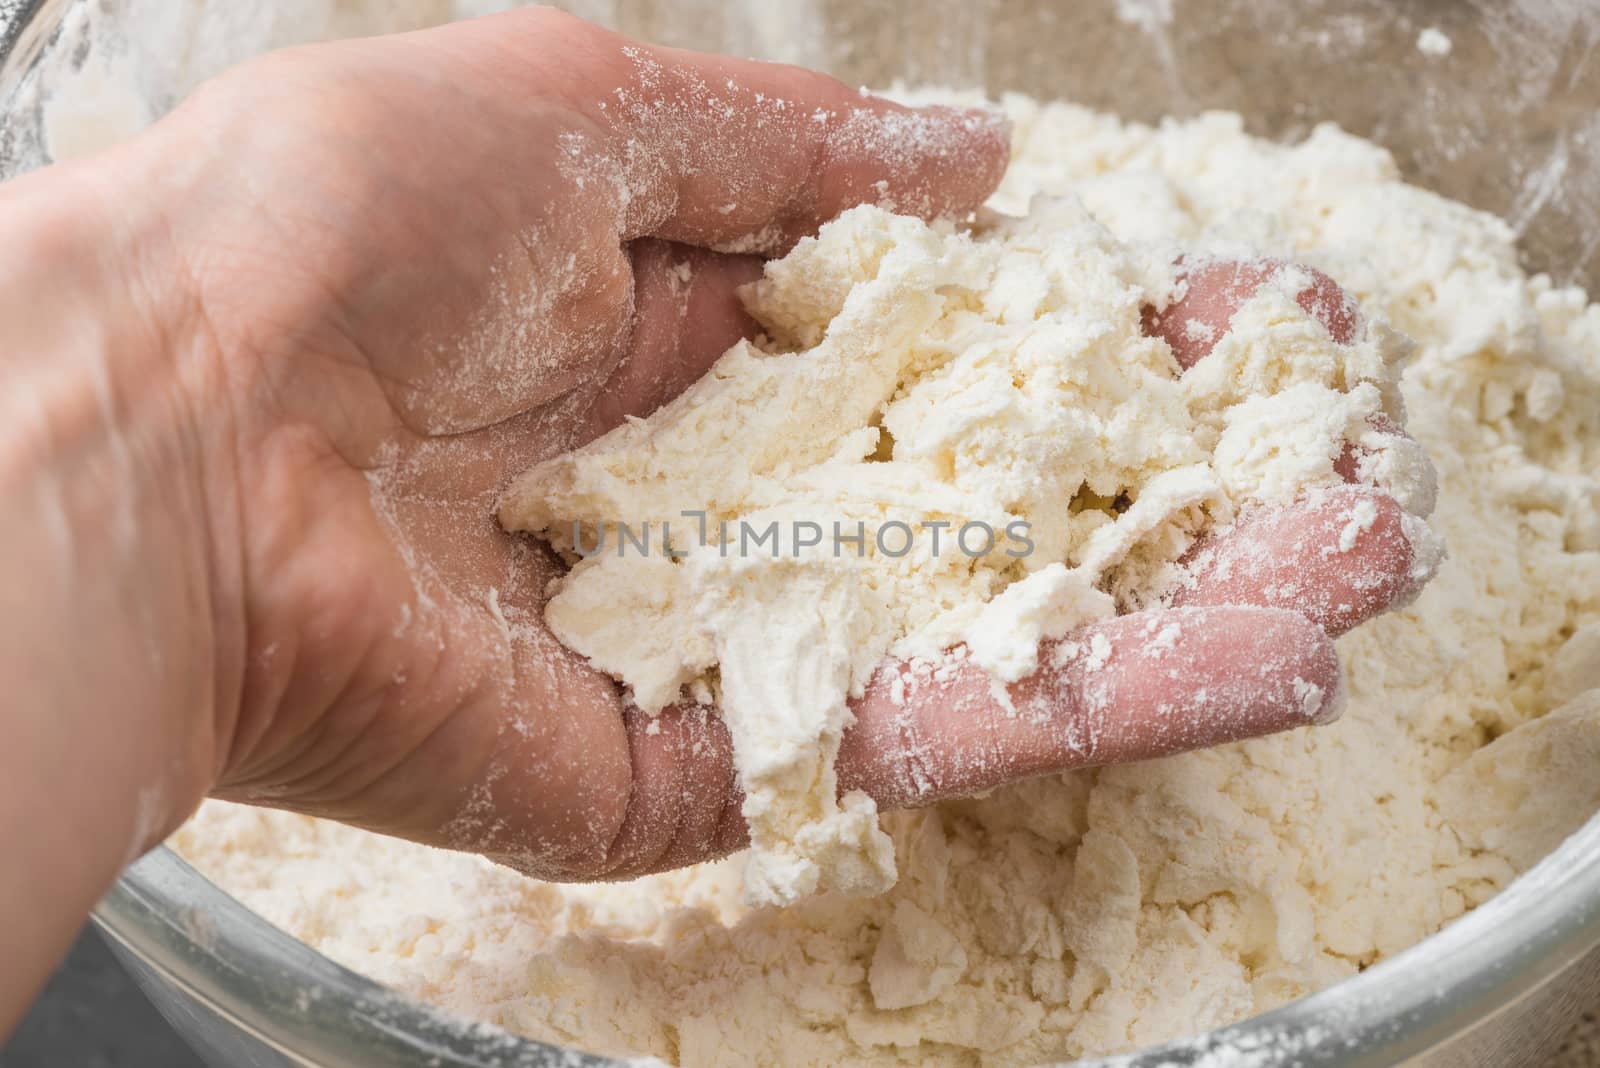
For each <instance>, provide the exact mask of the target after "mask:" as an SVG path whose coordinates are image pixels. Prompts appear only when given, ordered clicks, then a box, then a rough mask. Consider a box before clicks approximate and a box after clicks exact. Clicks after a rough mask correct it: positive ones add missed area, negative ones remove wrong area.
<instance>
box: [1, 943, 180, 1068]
mask: <svg viewBox="0 0 1600 1068" xmlns="http://www.w3.org/2000/svg"><path fill="white" fill-rule="evenodd" d="M0 1068H205V1063H204V1062H203V1061H201V1060H200V1058H199V1057H197V1056H195V1055H194V1053H193V1051H191V1050H190V1049H189V1047H188V1046H187V1045H185V1044H184V1041H183V1039H181V1038H179V1037H178V1035H177V1033H176V1032H174V1031H173V1030H172V1028H170V1027H168V1026H167V1021H165V1020H163V1019H162V1018H161V1014H160V1013H158V1012H157V1011H156V1010H155V1007H154V1006H152V1005H151V1004H150V1002H148V1001H146V1000H145V997H144V995H143V994H141V993H140V992H139V988H138V987H136V986H134V984H133V980H132V979H130V978H128V976H127V974H126V973H125V972H124V971H123V970H122V966H121V965H120V964H118V963H117V961H116V958H115V957H113V956H112V955H111V951H110V950H109V949H107V948H106V945H105V942H104V941H102V940H101V938H100V935H99V933H98V932H96V931H94V930H93V929H92V928H87V927H86V928H84V931H83V933H82V934H80V935H79V936H78V941H77V943H76V944H75V945H74V946H73V947H72V953H71V955H70V956H68V957H67V959H66V961H65V962H64V963H63V964H62V965H61V968H60V969H59V970H58V971H57V972H56V974H55V977H54V978H52V979H51V980H50V985H49V986H47V987H46V988H45V990H44V993H42V994H41V995H40V996H39V1000H38V1001H37V1002H36V1003H35V1004H34V1006H33V1010H32V1012H30V1013H29V1014H28V1015H27V1016H26V1017H25V1018H24V1019H23V1021H22V1026H21V1027H20V1028H19V1029H18V1030H17V1033H16V1034H15V1035H13V1036H12V1038H11V1041H10V1042H8V1043H6V1044H5V1046H4V1047H3V1048H0Z"/></svg>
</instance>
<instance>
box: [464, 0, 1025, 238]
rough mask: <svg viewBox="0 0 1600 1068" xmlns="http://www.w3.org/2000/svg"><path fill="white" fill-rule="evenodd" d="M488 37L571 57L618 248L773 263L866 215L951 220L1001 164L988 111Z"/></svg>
mask: <svg viewBox="0 0 1600 1068" xmlns="http://www.w3.org/2000/svg"><path fill="white" fill-rule="evenodd" d="M489 24H495V26H494V28H495V29H496V30H497V31H498V30H501V29H503V30H505V31H507V32H509V33H510V34H511V35H513V36H514V37H515V36H521V37H523V38H525V39H526V38H528V37H530V36H537V38H538V40H537V41H533V40H525V41H524V43H525V44H526V45H527V46H529V48H530V49H531V46H532V45H533V44H535V43H539V44H542V46H543V48H544V49H546V50H548V49H549V47H550V44H551V40H550V38H551V37H552V36H555V37H558V38H559V39H560V51H561V52H562V53H563V54H566V55H570V56H571V57H572V66H571V70H572V71H573V74H572V75H571V76H569V77H568V78H566V79H564V80H563V81H562V83H561V84H560V85H559V86H558V87H557V88H558V91H559V92H560V93H561V94H562V95H563V97H564V102H565V103H567V104H568V105H569V106H570V107H572V108H573V109H574V110H576V111H578V112H580V113H582V114H583V115H585V116H587V117H588V118H589V119H590V120H591V121H592V122H593V123H594V126H595V129H596V131H597V132H598V134H599V137H600V141H601V143H600V144H598V145H592V146H590V147H591V149H598V151H597V152H595V153H594V155H595V157H596V158H595V159H590V160H580V161H578V162H579V163H580V164H584V165H589V166H593V165H594V164H595V163H596V162H598V160H599V159H600V158H601V157H604V158H605V159H609V160H612V161H615V162H616V163H617V164H618V165H619V166H620V172H619V173H618V174H617V175H615V178H616V179H617V181H616V182H615V183H614V188H613V189H612V190H611V192H612V193H613V195H615V197H616V199H617V207H618V209H619V213H620V218H621V220H622V235H621V236H622V238H623V239H624V240H632V239H634V238H637V237H645V236H653V237H660V238H664V239H666V240H670V241H677V242H681V243H685V244H692V245H700V246H703V247H708V248H715V249H717V250H719V251H730V252H755V253H766V254H770V253H775V252H780V251H783V250H784V249H786V248H788V247H789V246H790V245H792V244H793V243H794V242H795V241H796V240H798V239H799V238H800V237H802V236H804V235H806V234H809V233H812V232H814V231H815V230H816V229H817V227H818V226H820V225H821V224H822V223H824V222H826V221H828V220H829V219H831V218H833V217H834V216H836V215H838V214H839V213H840V212H842V211H844V210H846V209H847V208H851V207H854V206H856V205H858V204H862V203H869V202H870V203H877V204H882V205H883V206H885V207H886V208H889V209H890V210H893V211H897V212H900V213H903V214H910V215H918V216H921V217H923V218H930V219H931V218H934V217H937V216H944V215H961V214H965V213H967V212H970V211H972V210H974V209H976V208H977V207H979V206H980V205H981V204H982V203H983V201H984V200H985V199H987V198H988V196H989V195H990V194H991V193H992V192H993V191H994V189H995V187H996V186H997V185H998V184H999V182H1000V178H1001V175H1002V174H1003V173H1004V171H1005V167H1006V163H1007V161H1008V158H1009V152H1010V135H1009V127H1008V125H1007V123H1006V122H1005V120H1004V119H1003V118H1002V117H1000V116H998V115H996V114H993V113H990V112H988V111H984V110H966V109H956V108H946V107H932V108H909V107H904V106H902V105H900V104H896V103H893V102H892V101H889V100H885V99H883V98H881V97H875V96H870V95H866V94H864V93H862V92H860V91H857V90H854V89H851V88H849V87H848V86H846V85H844V84H843V83H841V82H839V81H837V80H836V79H834V78H830V77H828V76H827V75H823V74H818V73H816V72H813V71H808V70H803V69H801V68H798V67H789V66H782V65H779V64H774V63H761V62H755V61H751V60H738V59H730V58H727V57H724V56H716V55H708V54H705V53H700V52H690V51H685V50H682V49H675V48H663V47H657V46H652V45H646V44H637V43H634V42H631V41H629V40H627V39H626V38H623V37H620V36H618V35H616V34H613V33H609V32H607V31H604V30H601V29H598V28H596V27H594V26H591V25H589V24H588V23H585V22H582V21H581V20H578V19H575V18H571V17H570V16H564V15H557V14H555V13H552V12H543V13H539V14H537V15H535V14H532V13H529V12H514V13H511V14H508V15H504V16H500V17H499V18H498V19H489V20H481V21H480V23H478V25H480V26H486V25H489ZM524 54H527V52H526V51H525V52H524ZM596 85H601V86H609V87H612V88H611V89H610V90H609V91H608V92H603V93H602V94H600V95H599V96H597V95H596V94H595V90H594V87H595V86H596Z"/></svg>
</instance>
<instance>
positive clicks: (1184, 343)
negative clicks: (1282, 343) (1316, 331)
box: [1140, 258, 1360, 371]
mask: <svg viewBox="0 0 1600 1068" xmlns="http://www.w3.org/2000/svg"><path fill="white" fill-rule="evenodd" d="M1288 268H1293V269H1294V270H1296V271H1298V272H1303V277H1305V278H1308V279H1309V282H1308V283H1307V284H1306V285H1304V286H1303V287H1302V288H1300V289H1299V290H1298V291H1296V293H1295V298H1294V299H1295V303H1296V304H1298V305H1299V306H1300V307H1301V308H1302V309H1303V310H1304V311H1305V312H1306V314H1307V315H1310V316H1311V317H1312V318H1313V319H1316V320H1317V321H1318V322H1319V323H1321V324H1322V326H1323V329H1325V330H1327V331H1328V336H1329V337H1330V338H1331V339H1332V340H1333V341H1334V342H1335V343H1336V344H1340V345H1348V344H1350V343H1351V342H1353V341H1354V340H1355V336H1356V329H1357V327H1358V325H1359V323H1360V316H1359V312H1358V309H1357V307H1356V304H1355V301H1354V300H1352V299H1351V297H1350V295H1349V294H1348V293H1346V292H1345V290H1344V288H1343V287H1342V286H1340V285H1339V283H1338V282H1335V281H1334V280H1333V279H1332V278H1330V277H1328V276H1327V275H1326V274H1324V273H1323V272H1321V271H1319V270H1317V269H1316V268H1315V267H1309V266H1306V265H1305V264H1290V263H1286V262H1284V261H1282V260H1277V259H1271V258H1263V259H1258V260H1203V261H1200V262H1196V263H1187V264H1180V267H1179V271H1178V279H1179V281H1180V283H1181V285H1182V290H1181V292H1180V293H1179V295H1178V296H1177V297H1176V298H1175V299H1174V300H1172V301H1171V302H1170V303H1169V304H1168V305H1167V306H1166V307H1165V308H1164V309H1157V308H1156V306H1155V305H1153V304H1147V305H1145V306H1144V308H1143V310H1142V317H1141V322H1140V327H1141V329H1142V332H1143V333H1144V335H1145V336H1146V337H1153V338H1159V339H1161V340H1162V341H1165V342H1166V343H1167V346H1168V347H1169V348H1171V350H1172V355H1173V357H1174V358H1175V359H1176V360H1177V361H1178V366H1179V367H1180V368H1181V369H1182V370H1185V371H1187V370H1188V369H1189V368H1191V367H1193V366H1194V365H1195V364H1197V363H1199V362H1200V361H1201V360H1203V359H1205V358H1206V357H1207V356H1209V355H1211V352H1212V350H1213V349H1215V348H1216V346H1217V343H1218V342H1219V341H1221V340H1222V338H1223V336H1224V335H1225V334H1226V333H1227V332H1228V331H1229V329H1230V328H1231V327H1232V325H1233V316H1234V313H1235V312H1237V311H1238V310H1239V308H1240V307H1241V306H1243V305H1244V303H1245V302H1246V301H1248V300H1249V299H1250V298H1251V297H1253V296H1255V294H1256V292H1257V291H1258V290H1260V288H1261V287H1262V286H1263V285H1265V284H1267V283H1268V282H1269V281H1271V280H1272V279H1273V278H1274V277H1276V276H1278V274H1279V272H1282V271H1284V270H1286V269H1288Z"/></svg>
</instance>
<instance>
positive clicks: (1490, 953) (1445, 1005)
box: [94, 815, 1600, 1068]
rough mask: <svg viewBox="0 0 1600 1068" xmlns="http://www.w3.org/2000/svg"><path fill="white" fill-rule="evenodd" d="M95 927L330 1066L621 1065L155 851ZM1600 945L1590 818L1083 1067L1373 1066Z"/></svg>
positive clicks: (1449, 1035) (190, 991)
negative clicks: (1353, 967)
mask: <svg viewBox="0 0 1600 1068" xmlns="http://www.w3.org/2000/svg"><path fill="white" fill-rule="evenodd" d="M94 919H95V921H96V923H97V924H98V925H99V926H100V928H101V929H102V930H104V931H105V932H106V933H107V934H108V935H109V936H110V937H111V938H112V939H113V940H114V941H115V942H116V943H117V944H119V945H120V946H122V947H123V948H125V949H126V950H127V951H128V952H130V953H132V954H133V955H134V956H136V957H137V958H138V959H139V960H140V961H142V962H143V963H144V964H146V965H147V966H148V967H149V968H150V969H152V970H153V971H154V972H155V973H156V974H157V975H159V976H160V977H161V978H162V979H163V980H164V981H165V982H166V983H168V984H169V985H171V986H173V987H175V988H176V989H178V990H180V991H182V992H183V993H185V994H187V995H188V996H189V997H191V998H194V999H196V1000H197V1001H199V1002H201V1003H203V1004H204V1005H206V1006H207V1007H208V1008H209V1009H211V1010H212V1011H214V1012H215V1013H217V1014H218V1015H219V1016H221V1017H223V1018H224V1019H226V1020H228V1021H229V1022H230V1023H232V1024H233V1025H234V1026H235V1027H238V1028H240V1029H241V1030H243V1031H245V1032H247V1033H249V1034H251V1035H252V1036H254V1037H255V1038H257V1039H258V1040H260V1041H262V1042H264V1043H266V1044H267V1045H269V1046H272V1047H274V1048H277V1049H281V1050H284V1051H294V1052H296V1053H302V1054H303V1053H306V1052H314V1053H315V1054H316V1056H317V1057H318V1058H320V1059H319V1060H318V1061H317V1062H316V1063H318V1064H319V1065H322V1066H325V1068H369V1066H373V1065H379V1064H382V1065H392V1066H395V1068H412V1066H415V1068H423V1066H425V1065H433V1066H447V1065H448V1066H456V1068H546V1066H553V1065H570V1066H573V1068H623V1066H625V1065H627V1064H628V1063H629V1062H627V1061H621V1060H612V1059H609V1058H606V1057H601V1056H596V1055H591V1054H587V1053H579V1052H575V1051H572V1050H568V1049H563V1048H560V1047H556V1046H551V1045H547V1044H545V1043H541V1042H537V1041H535V1040H532V1039H525V1038H520V1037H517V1036H514V1035H512V1034H510V1033H509V1032H506V1031H504V1030H502V1029H500V1028H497V1027H494V1026H491V1025H486V1024H482V1023H478V1022H474V1021H472V1020H469V1019H468V1018H466V1017H464V1016H459V1015H456V1014H454V1013H450V1012H446V1011H444V1010H441V1009H436V1008H433V1007H431V1006H428V1005H425V1004H423V1003H422V1002H420V1001H415V1000H413V999H410V998H408V997H406V996H404V995H402V994H399V993H397V992H395V991H392V990H389V989H388V988H386V987H383V986H380V985H378V984H377V983H375V982H373V981H372V980H370V979H367V978H365V977H364V976H361V975H359V974H357V973H355V972H353V971H351V970H350V969H348V968H346V967H344V966H342V965H340V964H337V963H335V962H334V961H332V960H330V959H329V958H327V957H325V956H323V955H322V954H320V953H318V952H317V951H316V950H314V949H312V948H311V947H310V946H308V945H306V944H305V943H303V942H301V941H299V940H297V939H295V938H294V937H292V936H291V935H289V934H287V933H286V932H284V931H282V930H281V929H279V928H277V927H275V926H273V925H272V924H270V923H269V922H267V921H266V920H264V919H262V918H261V917H260V916H259V915H257V914H256V913H254V912H251V911H250V910H249V909H247V908H246V907H245V906H244V905H243V904H241V903H240V902H238V901H237V900H235V899H234V898H232V897H230V896H228V895H227V894H226V893H224V892H223V891H222V890H221V889H220V888H218V887H217V886H216V885H215V884H213V883H211V882H210V881H209V880H207V879H206V878H205V877H204V876H202V875H201V874H200V873H199V872H198V871H196V870H195V869H194V868H193V867H191V866H190V865H189V864H188V863H187V862H185V861H184V860H183V859H182V858H180V857H179V856H178V855H177V854H176V853H175V852H173V851H172V850H171V849H170V848H168V847H166V846H161V847H158V848H157V849H156V850H155V851H153V852H152V853H150V854H148V855H147V856H145V857H144V858H143V859H142V860H140V861H138V862H137V863H136V864H134V865H133V867H131V868H130V869H129V870H128V871H127V873H126V874H124V875H123V876H122V878H121V879H120V880H118V882H117V884H116V886H115V887H113V889H112V890H111V892H110V893H109V894H108V895H107V896H106V897H105V899H104V900H102V901H101V902H100V904H99V905H98V906H97V907H96V909H95V913H94ZM1596 947H1600V815H1596V816H1594V817H1592V818H1591V819H1590V820H1589V822H1588V823H1586V824H1585V825H1584V826H1583V827H1582V828H1581V829H1580V830H1578V831H1577V832H1576V833H1575V834H1573V835H1572V836H1571V837H1570V838H1568V839H1567V840H1566V841H1565V842H1564V843H1562V845H1561V846H1559V847H1558V848H1557V849H1556V850H1555V851H1554V852H1552V853H1551V854H1550V855H1548V856H1547V857H1545V859H1544V860H1542V861H1540V862H1539V863H1538V864H1537V865H1535V866H1534V867H1533V868H1531V869H1530V870H1529V871H1528V872H1526V873H1525V874H1523V875H1522V876H1521V877H1520V878H1518V879H1517V880H1516V881H1514V882H1513V883H1512V884H1511V885H1510V886H1508V887H1507V888H1506V889H1505V890H1503V891H1502V892H1501V893H1499V894H1497V895H1496V896H1495V897H1493V898H1491V899H1490V900H1489V901H1487V902H1485V903H1484V904H1483V905H1481V906H1479V907H1478V908H1476V909H1474V910H1473V911H1471V912H1469V913H1467V914H1466V915H1464V916H1463V917H1461V918H1460V919H1458V920H1456V921H1455V922H1453V923H1451V924H1450V925H1448V926H1446V927H1445V928H1444V929H1443V930H1442V931H1440V932H1438V933H1437V934H1434V935H1432V936H1431V937H1429V938H1427V939H1424V940H1423V941H1422V942H1419V943H1418V944H1416V945H1414V946H1412V947H1411V948H1409V949H1407V950H1404V951H1403V952H1401V953H1398V954H1396V955H1395V956H1393V957H1390V958H1387V959H1386V960H1384V961H1381V962H1379V963H1378V964H1376V965H1374V966H1372V967H1370V968H1368V969H1366V970H1365V971H1363V972H1361V973H1360V974H1358V975H1356V976H1353V977H1352V978H1350V979H1347V980H1345V981H1343V982H1341V983H1338V984H1335V985H1334V986H1332V987H1329V988H1327V989H1326V990H1323V991H1321V992H1319V993H1316V994H1312V995H1310V996H1308V997H1305V998H1302V999H1300V1000H1298V1001H1294V1002H1291V1003H1290V1004H1288V1005H1285V1006H1283V1007H1281V1008H1278V1009H1274V1010H1272V1011H1270V1012H1267V1013H1263V1014H1261V1015H1259V1016H1255V1017H1251V1018H1250V1019H1247V1020H1243V1021H1241V1022H1239V1023H1236V1024H1232V1025H1230V1026H1227V1027H1224V1028H1220V1029H1218V1030H1215V1031H1211V1032H1207V1033H1204V1034H1201V1035H1197V1036H1195V1037H1192V1038H1186V1039H1179V1040H1177V1041H1174V1042H1169V1043H1166V1044H1163V1045H1160V1046H1156V1047H1152V1048H1150V1049H1146V1050H1141V1051H1138V1052H1135V1053H1131V1054H1126V1055H1122V1056H1116V1057H1108V1058H1103V1059H1100V1060H1089V1061H1080V1062H1074V1063H1075V1064H1077V1065H1078V1066H1079V1068H1179V1066H1185V1065H1191V1066H1202V1065H1214V1066H1219V1068H1220V1066H1222V1065H1226V1066H1228V1068H1290V1066H1291V1065H1292V1066H1295V1068H1313V1066H1325V1065H1326V1066H1331V1065H1338V1066H1340V1068H1377V1066H1384V1065H1395V1064H1401V1063H1404V1062H1406V1061H1408V1060H1409V1059H1411V1058H1413V1057H1417V1056H1419V1055H1421V1054H1423V1053H1425V1052H1427V1051H1428V1050H1431V1049H1434V1048H1435V1047H1437V1046H1440V1045H1441V1044H1443V1043H1445V1042H1447V1041H1450V1040H1452V1039H1455V1038H1457V1037H1459V1036H1460V1035H1462V1034H1464V1033H1466V1032H1468V1031H1471V1030H1473V1029H1475V1028H1477V1027H1480V1026H1482V1025H1484V1024H1486V1023H1488V1022H1489V1021H1490V1020H1491V1019H1492V1018H1493V1017H1494V1016H1496V1015H1497V1014H1498V1013H1500V1012H1501V1011H1503V1010H1505V1009H1507V1008H1509V1007H1511V1006H1513V1005H1514V1004H1515V1003H1517V1002H1518V1001H1520V1000H1521V999H1523V998H1525V997H1528V996H1529V995H1531V994H1533V993H1534V992H1535V991H1537V990H1538V989H1539V988H1540V987H1541V986H1543V985H1544V984H1545V983H1547V982H1549V981H1550V980H1551V979H1553V978H1555V977H1556V976H1557V975H1559V974H1560V973H1561V972H1563V971H1565V970H1566V969H1567V968H1569V967H1571V966H1572V965H1574V964H1575V963H1577V962H1578V961H1579V960H1580V959H1581V958H1583V957H1584V956H1585V955H1586V954H1588V953H1589V952H1590V951H1592V950H1595V949H1596Z"/></svg>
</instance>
